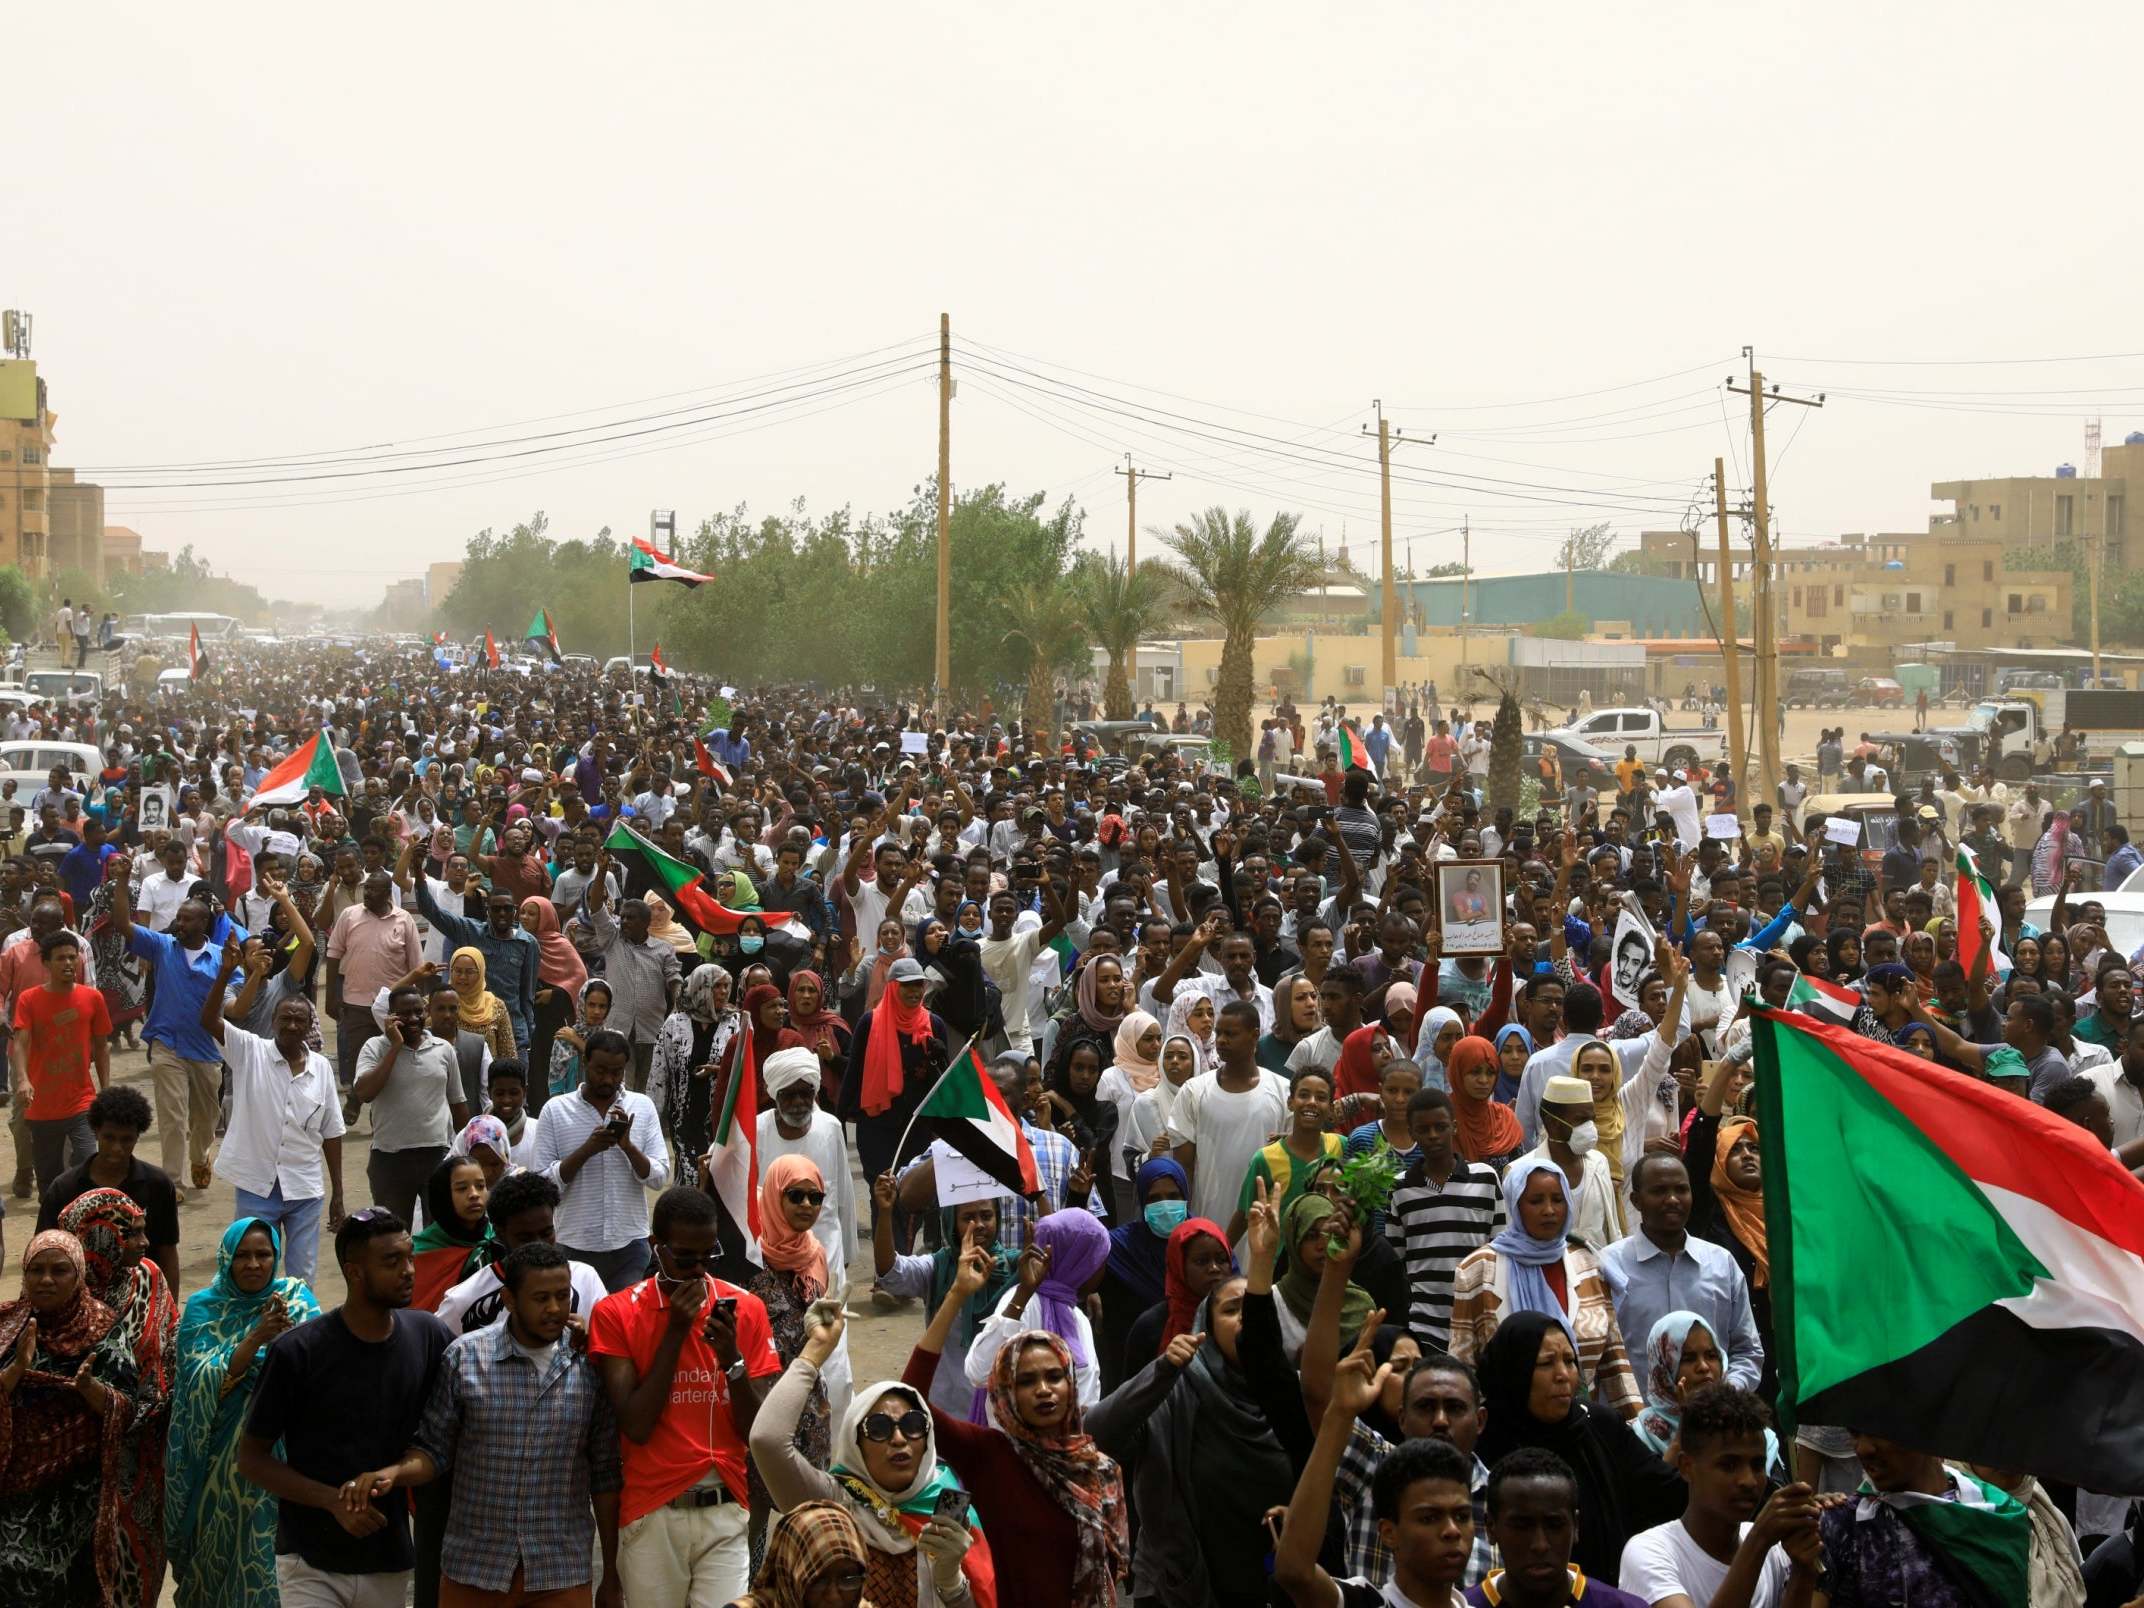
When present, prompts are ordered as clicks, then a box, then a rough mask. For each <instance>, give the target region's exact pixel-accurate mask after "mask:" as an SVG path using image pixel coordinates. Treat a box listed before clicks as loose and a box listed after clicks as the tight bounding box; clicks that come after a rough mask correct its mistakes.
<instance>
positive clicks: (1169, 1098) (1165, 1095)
mask: <svg viewBox="0 0 2144 1608" xmlns="http://www.w3.org/2000/svg"><path fill="white" fill-rule="evenodd" d="M1172 1014H1173V1013H1172ZM1205 1070H1206V1058H1205V1056H1204V1054H1203V1053H1202V1052H1201V1051H1200V1049H1199V1042H1198V1040H1197V1039H1195V1038H1193V1037H1192V1036H1191V1035H1190V1034H1189V1033H1171V1034H1170V1035H1169V1036H1168V1037H1167V1038H1165V1039H1163V1040H1162V1041H1161V1076H1160V1077H1159V1078H1158V1079H1156V1080H1155V1083H1154V1086H1153V1087H1152V1088H1151V1089H1144V1090H1141V1091H1140V1093H1139V1095H1138V1097H1137V1098H1136V1099H1134V1100H1133V1101H1132V1103H1131V1109H1130V1111H1129V1112H1128V1114H1127V1115H1126V1117H1125V1120H1124V1123H1123V1126H1121V1127H1119V1128H1118V1129H1117V1142H1118V1144H1119V1145H1121V1146H1122V1147H1123V1148H1124V1149H1125V1150H1126V1151H1127V1152H1129V1153H1130V1154H1132V1155H1135V1156H1137V1157H1138V1158H1139V1164H1141V1165H1143V1164H1144V1163H1145V1161H1146V1160H1147V1158H1148V1157H1150V1156H1165V1155H1167V1154H1168V1153H1169V1139H1168V1135H1169V1113H1170V1112H1171V1111H1172V1110H1174V1109H1175V1107H1176V1091H1177V1090H1178V1089H1180V1088H1182V1087H1183V1086H1184V1085H1185V1084H1187V1083H1189V1082H1190V1081H1191V1080H1192V1079H1193V1078H1195V1077H1197V1076H1198V1075H1199V1074H1200V1073H1201V1072H1204V1071H1205ZM1157 1143H1158V1145H1159V1148H1158V1149H1157V1148H1156V1146H1157ZM1133 1170H1134V1171H1135V1172H1136V1171H1137V1166H1135V1167H1134V1169H1133Z"/></svg>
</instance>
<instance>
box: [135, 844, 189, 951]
mask: <svg viewBox="0 0 2144 1608" xmlns="http://www.w3.org/2000/svg"><path fill="white" fill-rule="evenodd" d="M156 859H157V864H158V866H159V867H160V868H161V869H159V870H155V871H151V872H150V873H149V874H148V875H147V876H145V877H143V878H142V879H141V891H140V892H139V893H137V894H135V896H134V919H135V920H136V921H137V922H139V923H140V924H141V925H142V926H144V927H147V928H148V929H149V930H150V931H151V932H169V931H171V923H172V918H174V917H175V916H177V915H178V913H179V906H180V905H182V904H184V903H185V902H186V890H187V889H188V888H190V887H192V886H193V885H194V883H195V882H197V881H199V880H200V879H199V878H198V877H196V876H195V875H194V873H193V872H192V871H191V870H190V869H189V868H188V866H187V864H186V844H185V842H184V841H183V840H182V839H180V838H179V837H178V836H176V835H173V836H171V837H167V838H165V839H164V842H163V846H162V847H160V848H159V849H158V850H157V851H156Z"/></svg>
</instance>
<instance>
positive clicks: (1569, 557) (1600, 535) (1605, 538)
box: [1556, 521, 1615, 570]
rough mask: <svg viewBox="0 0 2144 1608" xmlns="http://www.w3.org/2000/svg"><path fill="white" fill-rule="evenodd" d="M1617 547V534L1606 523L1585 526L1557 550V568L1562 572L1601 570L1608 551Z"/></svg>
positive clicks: (1567, 538)
mask: <svg viewBox="0 0 2144 1608" xmlns="http://www.w3.org/2000/svg"><path fill="white" fill-rule="evenodd" d="M1613 546H1615V532H1614V531H1613V530H1611V529H1609V528H1608V525H1607V523H1606V522H1605V521H1604V522H1602V523H1601V524H1598V525H1583V526H1581V527H1579V528H1578V529H1577V530H1574V531H1572V532H1571V534H1570V535H1568V536H1566V537H1565V538H1564V539H1563V545H1562V546H1560V547H1558V548H1557V549H1556V567H1557V568H1558V569H1560V570H1592V569H1599V568H1600V567H1601V562H1602V560H1604V559H1605V558H1607V556H1608V549H1609V548H1611V547H1613Z"/></svg>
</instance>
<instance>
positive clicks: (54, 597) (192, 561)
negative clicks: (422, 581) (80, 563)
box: [0, 543, 317, 642]
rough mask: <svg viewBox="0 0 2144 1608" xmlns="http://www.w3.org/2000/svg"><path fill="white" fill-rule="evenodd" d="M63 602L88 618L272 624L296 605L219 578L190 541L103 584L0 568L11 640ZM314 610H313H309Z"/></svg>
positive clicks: (31, 635) (3, 614)
mask: <svg viewBox="0 0 2144 1608" xmlns="http://www.w3.org/2000/svg"><path fill="white" fill-rule="evenodd" d="M62 599H65V600H67V601H68V602H71V603H73V604H74V605H75V606H76V607H77V608H87V609H88V610H89V611H90V613H91V614H92V615H99V614H102V613H104V612H105V611H106V610H107V609H108V610H110V611H111V612H112V613H114V614H121V615H125V614H169V613H182V612H188V611H199V612H202V613H206V614H228V615H230V616H232V617H233V618H234V619H239V620H243V621H244V622H245V623H246V624H248V625H266V624H269V623H270V622H271V620H278V619H282V620H285V622H286V623H287V616H288V613H289V611H291V610H292V609H294V608H296V605H289V604H282V603H271V602H269V601H267V600H266V599H264V598H263V597H262V596H261V594H260V592H259V590H258V589H256V588H254V587H251V586H248V585H246V584H245V583H244V582H243V581H236V580H233V579H232V578H231V577H230V576H228V575H220V574H218V573H217V572H216V571H215V570H214V569H212V568H211V567H210V566H209V563H208V561H207V560H206V559H204V558H202V557H201V556H200V555H198V554H197V553H195V552H194V550H193V545H192V544H191V543H188V544H187V545H186V546H185V547H183V548H181V549H180V550H179V555H178V557H177V558H175V559H174V560H172V562H171V564H170V566H169V567H168V568H165V569H156V570H143V571H141V572H140V573H139V574H136V573H133V572H130V571H126V570H112V571H110V572H108V573H107V574H106V575H105V577H104V579H103V580H102V581H99V580H98V579H97V578H96V577H95V576H93V575H91V574H90V573H89V572H88V571H87V570H78V569H68V570H61V571H60V572H59V573H58V574H56V575H49V576H47V577H45V578H44V579H43V580H33V579H31V578H30V577H29V576H28V575H25V574H24V573H23V572H22V570H21V569H19V568H17V567H16V566H15V565H13V564H9V565H5V566H0V631H5V632H6V639H7V640H8V641H10V642H27V641H31V640H34V639H35V638H36V637H37V635H38V634H39V632H40V630H41V628H42V626H43V623H44V622H45V621H46V620H47V619H49V618H50V616H51V615H52V612H53V611H54V610H55V609H57V608H58V607H59V605H60V602H61V600H62ZM309 612H317V610H314V611H309Z"/></svg>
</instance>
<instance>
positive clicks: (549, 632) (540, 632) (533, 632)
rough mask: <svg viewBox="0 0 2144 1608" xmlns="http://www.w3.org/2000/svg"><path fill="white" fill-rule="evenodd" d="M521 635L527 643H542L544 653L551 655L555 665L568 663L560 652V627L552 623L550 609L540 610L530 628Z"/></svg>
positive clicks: (530, 622)
mask: <svg viewBox="0 0 2144 1608" xmlns="http://www.w3.org/2000/svg"><path fill="white" fill-rule="evenodd" d="M521 635H522V637H523V639H524V640H526V641H529V642H540V643H542V644H543V651H544V652H545V653H547V654H549V655H550V657H551V662H552V663H553V664H564V663H565V662H566V656H565V655H564V654H563V653H561V652H559V651H558V627H557V626H555V625H553V624H552V623H551V611H550V610H549V609H538V610H537V611H536V618H534V619H533V620H531V621H529V628H528V629H527V630H526V631H524V632H522V633H521Z"/></svg>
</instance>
